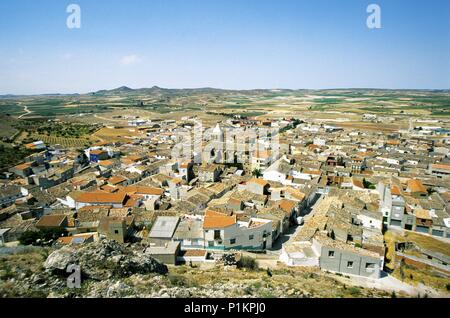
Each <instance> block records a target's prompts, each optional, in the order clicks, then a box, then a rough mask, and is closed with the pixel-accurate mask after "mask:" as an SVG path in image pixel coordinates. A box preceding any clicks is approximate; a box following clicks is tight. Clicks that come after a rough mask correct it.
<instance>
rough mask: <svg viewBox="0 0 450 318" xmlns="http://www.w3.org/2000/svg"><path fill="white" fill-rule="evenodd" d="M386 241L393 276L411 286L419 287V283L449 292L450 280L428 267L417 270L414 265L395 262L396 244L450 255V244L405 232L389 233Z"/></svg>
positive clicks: (388, 261)
mask: <svg viewBox="0 0 450 318" xmlns="http://www.w3.org/2000/svg"><path fill="white" fill-rule="evenodd" d="M384 240H385V242H386V246H387V253H386V267H388V268H389V269H391V270H393V272H392V275H393V276H394V277H396V278H398V279H400V280H402V281H404V282H406V283H408V284H410V285H414V286H417V285H418V284H419V283H421V284H423V285H426V286H429V287H432V288H434V289H436V290H440V291H445V292H448V291H447V285H448V284H450V278H449V277H448V276H447V277H446V276H445V275H444V274H441V273H439V272H437V271H436V270H434V269H433V268H431V267H429V266H427V267H425V268H417V267H415V266H412V265H406V264H404V265H402V266H401V267H400V266H399V265H397V266H396V264H395V263H394V262H393V256H394V250H395V242H414V243H416V244H417V245H418V246H420V247H422V248H425V249H428V250H432V251H435V252H439V253H443V254H445V255H449V252H450V244H448V243H445V242H443V241H440V240H437V239H435V238H432V237H429V236H426V235H421V234H417V233H414V232H408V231H405V234H404V235H401V234H400V233H399V232H393V231H387V232H386V233H385V234H384Z"/></svg>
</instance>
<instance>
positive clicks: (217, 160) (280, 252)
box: [0, 114, 450, 279]
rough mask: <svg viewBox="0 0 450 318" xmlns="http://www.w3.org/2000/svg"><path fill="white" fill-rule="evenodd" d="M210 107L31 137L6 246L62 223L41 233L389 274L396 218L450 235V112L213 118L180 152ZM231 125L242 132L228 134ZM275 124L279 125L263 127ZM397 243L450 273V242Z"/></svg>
mask: <svg viewBox="0 0 450 318" xmlns="http://www.w3.org/2000/svg"><path fill="white" fill-rule="evenodd" d="M197 120H198V118H195V117H189V116H186V117H184V118H182V119H181V120H156V119H148V120H142V119H139V120H138V119H131V120H130V121H129V123H128V125H129V126H128V129H129V130H133V131H135V132H136V134H135V136H134V137H133V138H130V140H129V142H110V141H108V140H103V141H102V142H99V143H97V144H95V145H92V146H90V147H87V148H85V149H83V150H74V149H66V148H63V147H61V146H55V145H46V144H45V143H43V142H42V141H36V142H34V143H31V144H27V145H26V147H28V148H30V149H34V150H36V151H35V153H34V154H32V155H30V156H28V157H27V158H26V159H25V161H24V162H23V163H21V164H19V165H16V166H14V167H11V168H10V169H9V170H8V172H7V173H4V174H3V176H2V177H3V180H2V187H1V190H0V204H1V210H0V245H11V244H17V241H18V240H20V238H21V236H23V234H24V233H29V232H30V231H31V232H40V231H48V230H60V231H61V233H62V234H61V236H60V237H58V238H57V239H55V240H51V241H49V242H41V243H42V244H52V245H53V246H64V245H69V244H73V245H76V244H89V243H90V242H94V241H98V240H100V239H102V238H108V239H111V240H115V241H117V242H119V243H130V244H142V245H144V246H145V251H146V253H149V254H150V255H152V256H153V257H154V258H156V259H157V260H159V261H161V262H163V263H166V264H173V265H177V264H183V263H184V264H186V263H188V264H189V263H190V264H192V263H208V262H214V261H215V259H217V258H219V257H220V256H221V255H222V254H224V253H228V252H252V253H255V254H258V253H259V254H261V253H262V254H266V255H268V256H270V257H273V258H275V259H276V260H278V261H279V263H280V264H284V265H287V266H305V267H310V266H312V267H319V268H321V269H322V270H324V271H330V272H335V273H342V274H346V275H355V276H364V277H371V278H375V279H377V278H380V277H382V275H383V274H382V273H383V269H384V266H385V254H386V243H385V240H384V237H383V233H384V231H385V230H386V229H397V230H398V231H411V232H415V233H418V234H420V235H424V236H427V237H435V238H438V239H439V240H444V241H445V240H448V239H449V238H450V215H449V202H450V192H449V180H450V179H449V178H450V177H449V176H450V159H449V158H448V157H449V153H450V150H449V149H450V148H449V137H448V136H449V131H448V130H446V129H444V128H442V125H441V124H440V123H439V120H435V121H420V120H417V121H412V122H411V124H410V127H409V129H404V130H398V131H394V132H391V131H389V132H387V131H376V130H363V129H356V128H347V127H345V128H342V127H339V126H338V125H336V126H334V125H330V124H324V123H321V122H320V121H316V120H312V119H307V118H304V119H302V118H280V119H273V118H272V119H256V118H240V117H239V116H236V117H235V118H228V119H226V120H223V121H222V122H218V123H216V124H214V125H212V126H210V127H204V128H202V129H203V130H204V131H205V133H204V134H202V139H201V140H197V142H200V143H201V144H202V145H204V147H201V149H202V151H201V152H192V153H191V154H192V155H191V156H190V157H189V158H186V157H185V156H184V157H178V156H174V155H173V153H174V152H173V149H174V147H175V146H176V145H180V143H181V144H182V143H183V140H181V139H180V137H179V134H177V131H179V130H180V129H183V130H188V131H193V130H194V129H195V121H197ZM361 120H362V121H366V122H371V121H376V120H377V118H376V115H370V114H367V115H362V116H361ZM231 128H232V129H233V131H234V132H237V135H238V136H240V137H241V138H239V139H236V138H229V136H227V135H226V134H227V131H230V129H231ZM262 129H265V130H266V131H267V130H268V131H269V132H270V133H266V134H264V136H260V135H258V134H254V133H253V132H254V131H255V130H256V131H258V130H262ZM246 136H248V138H247V137H246ZM275 138H276V141H277V142H276V143H275V142H273V141H274V139H275ZM238 142H239V143H241V144H240V145H239V146H237V147H230V145H227V143H238ZM234 146H236V145H234ZM275 147H276V149H275ZM409 250H414V253H408V251H409ZM396 252H397V253H396V254H395V257H396V261H397V262H401V261H410V262H414V263H415V264H424V265H426V266H432V267H433V269H435V270H436V271H440V272H443V273H446V274H447V275H448V273H450V267H449V264H450V260H449V258H448V256H446V255H444V254H442V253H436V252H433V251H431V250H427V249H423V248H419V247H417V246H415V245H414V244H412V243H411V244H403V245H401V244H399V245H398V250H397V251H396Z"/></svg>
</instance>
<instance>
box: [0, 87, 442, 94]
mask: <svg viewBox="0 0 450 318" xmlns="http://www.w3.org/2000/svg"><path fill="white" fill-rule="evenodd" d="M122 88H125V89H130V90H133V91H136V90H143V89H153V88H155V89H157V88H159V89H164V90H200V89H213V90H221V91H236V92H238V91H241V92H246V91H247V92H249V91H257V90H262V91H277V90H279V91H303V90H304V91H326V90H329V91H333V90H380V91H383V90H384V91H450V88H377V87H333V88H247V89H238V88H217V87H211V86H204V87H181V88H180V87H177V88H170V87H161V86H158V85H154V86H151V87H139V88H132V87H130V86H127V85H122V86H118V87H115V88H110V89H106V88H105V89H99V90H91V91H88V92H83V93H79V92H72V93H68V92H64V93H61V92H53V93H24V94H16V93H4V94H0V97H5V96H12V97H21V96H56V95H61V96H64V95H66V96H67V95H89V94H94V93H98V92H101V91H107V92H108V91H114V90H118V89H122Z"/></svg>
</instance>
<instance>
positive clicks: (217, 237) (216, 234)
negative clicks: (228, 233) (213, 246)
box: [214, 230, 220, 240]
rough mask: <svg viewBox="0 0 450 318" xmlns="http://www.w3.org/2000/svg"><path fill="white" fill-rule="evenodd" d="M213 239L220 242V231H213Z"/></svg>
mask: <svg viewBox="0 0 450 318" xmlns="http://www.w3.org/2000/svg"><path fill="white" fill-rule="evenodd" d="M214 239H215V240H220V230H214Z"/></svg>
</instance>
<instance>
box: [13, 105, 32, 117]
mask: <svg viewBox="0 0 450 318" xmlns="http://www.w3.org/2000/svg"><path fill="white" fill-rule="evenodd" d="M23 111H24V112H25V114H22V115H20V116H19V117H17V118H18V119H21V118H22V117H24V116H26V115H29V114H31V113H32V111H31V110H29V109H28V106H26V105H24V106H23Z"/></svg>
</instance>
